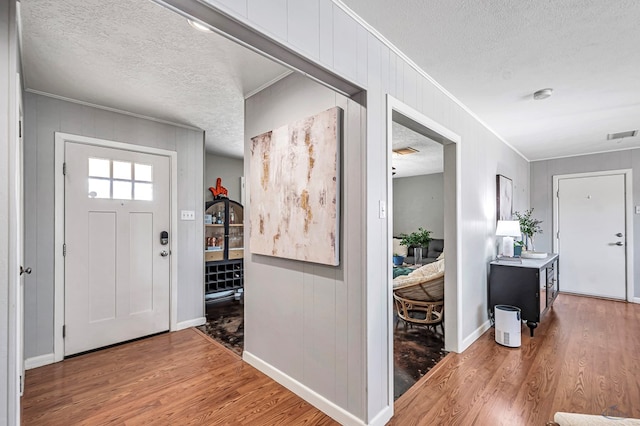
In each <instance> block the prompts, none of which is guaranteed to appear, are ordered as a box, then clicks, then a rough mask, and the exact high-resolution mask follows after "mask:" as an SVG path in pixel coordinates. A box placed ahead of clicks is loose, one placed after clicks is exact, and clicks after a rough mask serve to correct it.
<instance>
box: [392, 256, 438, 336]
mask: <svg viewBox="0 0 640 426" xmlns="http://www.w3.org/2000/svg"><path fill="white" fill-rule="evenodd" d="M442 262H443V264H442V265H434V264H431V265H426V266H424V267H423V268H426V271H421V270H420V269H423V268H420V269H418V270H416V271H414V272H413V273H411V274H409V275H407V276H400V277H398V278H396V279H394V280H393V281H394V286H393V300H394V303H395V307H396V312H397V314H398V318H400V319H401V320H402V321H404V323H405V325H407V324H420V325H427V326H433V327H434V328H435V326H436V325H438V324H439V325H440V326H441V327H442V332H443V334H444V325H443V321H444V260H443V261H442ZM432 265H433V266H432ZM425 272H426V273H425Z"/></svg>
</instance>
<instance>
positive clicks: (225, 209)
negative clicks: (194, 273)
mask: <svg viewBox="0 0 640 426" xmlns="http://www.w3.org/2000/svg"><path fill="white" fill-rule="evenodd" d="M205 215H211V219H212V220H211V223H206V222H205V263H204V292H205V295H207V294H212V293H218V292H222V291H228V290H237V289H241V288H242V287H243V286H244V248H243V247H242V246H243V242H244V209H243V207H242V204H240V203H238V202H236V201H233V200H229V199H227V198H223V199H219V200H215V201H211V202H207V203H206V209H205ZM205 299H207V298H206V297H205Z"/></svg>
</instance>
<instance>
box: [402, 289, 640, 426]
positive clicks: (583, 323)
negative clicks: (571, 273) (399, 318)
mask: <svg viewBox="0 0 640 426" xmlns="http://www.w3.org/2000/svg"><path fill="white" fill-rule="evenodd" d="M557 411H566V412H576V413H585V414H603V413H606V414H616V413H617V415H619V416H624V417H632V418H640V305H638V304H631V303H624V302H615V301H610V300H601V299H595V298H587V297H579V296H572V295H567V294H561V295H559V296H558V298H557V299H556V302H555V304H554V307H553V308H552V310H550V311H549V312H548V313H547V315H546V317H545V318H543V321H542V322H541V323H540V325H539V327H538V328H537V329H536V331H535V337H534V338H530V337H529V333H528V329H527V328H526V327H524V328H523V334H522V346H521V347H520V348H506V347H502V346H500V345H498V344H496V343H495V341H494V331H493V329H491V330H489V331H488V332H486V333H485V334H484V335H483V336H482V337H481V338H480V339H478V340H477V341H476V342H475V343H474V344H473V345H471V347H469V348H468V349H467V350H466V351H465V352H464V353H462V354H453V353H451V354H449V355H447V356H446V357H445V359H444V360H443V361H442V362H441V363H440V364H439V365H438V366H436V367H435V368H434V369H433V370H431V371H430V372H429V373H428V374H427V375H426V376H425V377H423V378H422V379H421V380H420V381H419V382H418V383H417V384H416V385H415V386H414V387H413V388H411V389H410V390H409V391H408V392H407V393H406V394H404V395H403V396H401V397H400V398H399V399H398V400H397V401H396V404H395V413H396V414H395V416H394V417H393V419H392V420H391V422H390V424H391V425H398V426H400V425H402V426H405V425H544V424H545V422H547V421H549V420H552V419H553V415H554V414H555V413H556V412H557Z"/></svg>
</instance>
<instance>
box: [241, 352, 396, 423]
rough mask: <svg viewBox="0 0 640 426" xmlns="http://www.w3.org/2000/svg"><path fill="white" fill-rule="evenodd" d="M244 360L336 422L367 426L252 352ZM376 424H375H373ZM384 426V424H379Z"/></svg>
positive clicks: (244, 355)
mask: <svg viewBox="0 0 640 426" xmlns="http://www.w3.org/2000/svg"><path fill="white" fill-rule="evenodd" d="M242 359H243V360H244V361H245V362H246V363H247V364H249V365H251V366H253V367H255V368H257V369H258V370H260V371H261V372H262V373H264V374H266V375H267V376H269V377H271V378H272V379H273V380H275V381H276V382H278V383H280V384H281V385H282V386H284V387H285V388H287V389H289V390H290V391H291V392H293V393H295V394H296V395H298V396H299V397H300V398H302V399H304V400H305V401H307V402H308V403H309V404H311V405H313V406H314V407H316V408H317V409H319V410H320V411H322V412H323V413H325V414H326V415H328V416H329V417H331V418H332V419H334V420H336V421H337V422H339V423H340V424H342V425H354V426H355V425H357V426H361V425H366V423H364V422H363V421H362V420H361V419H359V418H357V417H356V416H354V415H353V414H351V413H349V412H348V411H347V410H345V409H344V408H342V407H340V406H338V405H336V404H335V403H334V402H332V401H329V400H328V399H327V398H325V397H324V396H322V395H320V394H319V393H317V392H315V391H313V390H312V389H310V388H308V387H307V386H305V385H303V384H302V383H300V382H299V381H297V380H295V379H294V378H292V377H290V376H288V375H286V374H285V373H283V372H282V371H280V370H278V369H277V368H275V367H274V366H272V365H271V364H269V363H267V362H265V361H263V360H262V359H260V358H258V357H257V356H255V355H253V354H252V353H251V352H248V351H246V350H245V351H244V352H243V353H242ZM379 417H380V415H378V416H376V419H377V418H379ZM381 420H382V419H381ZM371 424H374V423H371ZM377 424H380V425H383V424H384V423H383V422H381V423H377Z"/></svg>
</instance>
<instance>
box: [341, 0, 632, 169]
mask: <svg viewBox="0 0 640 426" xmlns="http://www.w3.org/2000/svg"><path fill="white" fill-rule="evenodd" d="M337 1H338V0H337ZM342 3H344V4H346V5H347V6H348V7H349V8H350V9H352V10H353V11H355V13H356V14H358V15H359V16H361V17H362V18H363V19H364V20H365V21H367V22H368V23H369V24H370V25H372V26H373V27H374V28H376V29H377V30H378V31H379V32H380V33H381V34H382V35H383V36H385V37H386V38H387V39H388V40H389V41H390V42H391V43H393V44H394V45H395V46H397V47H398V48H399V49H400V50H401V51H402V52H403V53H405V54H406V55H407V56H409V57H410V58H411V59H413V61H414V62H415V63H416V64H417V65H418V66H420V67H421V68H422V69H423V70H424V71H426V72H427V73H428V74H429V75H431V76H432V77H433V78H434V79H435V80H436V81H437V82H438V83H440V84H441V85H442V86H443V87H444V88H445V89H447V90H448V91H449V92H450V93H452V94H453V95H454V96H455V97H456V98H458V99H459V100H460V101H461V102H462V103H463V104H465V105H466V106H467V107H468V108H469V109H470V110H471V111H473V112H474V113H475V114H476V115H477V116H479V117H480V118H481V119H482V120H483V121H484V122H485V123H487V124H488V126H489V127H490V128H492V129H493V130H494V131H495V132H496V133H497V134H499V135H500V136H501V137H502V138H503V139H504V140H506V141H507V142H509V143H510V144H511V145H513V146H514V147H515V148H517V149H518V150H519V151H520V152H521V153H523V154H524V155H525V156H526V157H527V158H528V159H530V160H536V159H543V158H550V157H559V156H568V155H576V154H585V153H591V152H599V151H608V150H616V149H624V148H631V147H640V136H636V137H634V138H626V139H624V140H622V141H607V140H606V135H607V133H614V132H620V131H625V130H632V129H638V128H640V47H639V46H640V29H639V27H638V18H639V17H640V1H638V0H617V1H594V0H591V1H588V0H555V1H514V0H486V1H482V2H477V1H470V0H430V1H429V2H425V1H423V0H402V1H388V0H342ZM546 87H552V88H553V89H554V94H553V96H552V97H551V98H549V99H546V100H543V101H534V100H533V99H532V93H533V92H534V91H536V90H539V89H543V88H546Z"/></svg>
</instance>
